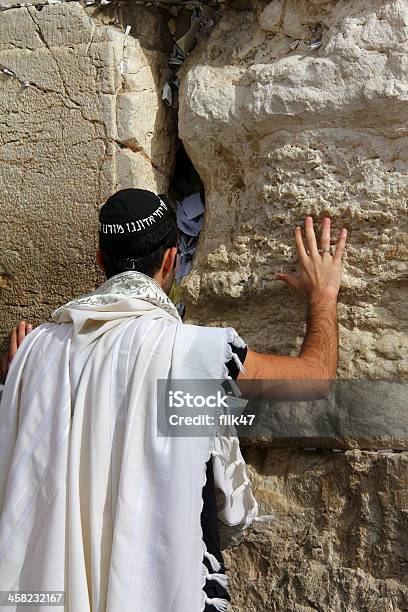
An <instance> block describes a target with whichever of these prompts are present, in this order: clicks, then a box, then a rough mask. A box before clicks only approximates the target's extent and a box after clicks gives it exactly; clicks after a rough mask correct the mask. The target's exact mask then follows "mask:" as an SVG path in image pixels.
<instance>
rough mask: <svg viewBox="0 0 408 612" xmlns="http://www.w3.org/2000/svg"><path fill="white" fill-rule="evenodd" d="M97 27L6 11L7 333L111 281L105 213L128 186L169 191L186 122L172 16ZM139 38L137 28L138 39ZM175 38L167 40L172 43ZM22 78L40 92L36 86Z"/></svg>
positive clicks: (65, 7) (2, 326) (64, 16)
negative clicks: (171, 83) (173, 96)
mask: <svg viewBox="0 0 408 612" xmlns="http://www.w3.org/2000/svg"><path fill="white" fill-rule="evenodd" d="M119 17H120V18H121V19H123V20H124V21H126V24H128V25H130V26H132V30H133V31H134V32H136V34H137V36H136V37H135V36H127V37H125V35H124V27H123V26H122V25H121V22H120V21H119V22H117V24H118V25H115V20H116V21H117V19H118V17H117V16H116V14H115V15H112V16H110V13H108V14H107V15H104V17H103V18H102V17H101V18H98V19H96V18H94V17H93V16H92V11H91V10H89V9H88V10H85V8H83V7H82V6H81V5H80V4H79V3H77V2H70V3H67V4H64V3H61V4H53V5H48V4H46V5H45V6H41V5H39V6H37V7H34V6H28V7H21V8H14V9H10V10H4V11H2V12H0V65H1V66H4V67H6V68H7V69H9V70H11V71H13V72H14V73H15V74H16V77H14V76H9V75H6V74H4V73H3V74H2V75H1V74H0V116H1V123H0V145H1V146H0V177H1V178H0V184H1V194H0V198H1V200H0V207H1V215H0V300H1V306H0V310H1V318H0V336H2V335H3V338H4V334H5V333H6V332H8V331H9V330H10V327H11V326H12V325H15V324H16V322H18V321H19V320H20V319H21V318H28V319H30V320H31V321H33V322H34V323H38V322H41V321H44V320H48V319H49V316H50V313H51V312H52V310H53V309H54V308H55V307H57V306H58V305H59V304H62V303H63V302H64V301H67V299H69V298H71V297H74V296H75V295H77V294H78V293H82V292H84V291H87V290H88V289H89V288H90V287H92V286H95V284H96V283H99V282H100V281H101V276H100V275H99V273H98V271H97V269H96V265H95V263H94V255H95V250H96V244H97V214H98V209H99V206H100V205H101V204H102V203H103V202H104V200H105V199H106V198H107V197H108V196H109V195H111V194H112V193H113V192H114V191H116V190H117V189H120V188H124V187H130V186H136V187H146V188H151V189H153V190H156V191H157V192H159V193H160V192H163V191H166V190H167V187H168V181H169V176H170V173H171V170H172V164H173V161H174V139H175V136H176V126H175V118H174V114H173V113H171V111H170V110H169V109H168V108H167V107H166V106H165V105H164V104H163V102H162V100H161V90H162V87H163V83H164V82H165V80H166V78H167V75H168V65H167V55H168V51H169V49H171V46H169V45H170V42H171V40H170V36H169V34H167V38H166V36H165V34H166V31H165V30H164V27H162V26H163V24H162V22H163V23H164V25H166V22H164V17H163V15H162V13H161V12H160V11H157V10H155V12H154V14H153V13H152V10H151V9H148V8H146V9H145V8H143V7H138V8H136V9H135V10H134V11H133V12H132V14H131V15H125V16H122V15H120V16H119ZM132 30H131V31H132ZM163 32H164V34H163ZM22 81H28V82H29V83H30V85H29V86H28V87H24V86H22V85H21V82H22Z"/></svg>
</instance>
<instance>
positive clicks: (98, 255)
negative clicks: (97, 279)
mask: <svg viewBox="0 0 408 612" xmlns="http://www.w3.org/2000/svg"><path fill="white" fill-rule="evenodd" d="M96 263H97V264H98V266H99V267H100V269H101V270H102V272H105V266H104V265H103V257H102V251H101V250H100V249H98V250H97V251H96Z"/></svg>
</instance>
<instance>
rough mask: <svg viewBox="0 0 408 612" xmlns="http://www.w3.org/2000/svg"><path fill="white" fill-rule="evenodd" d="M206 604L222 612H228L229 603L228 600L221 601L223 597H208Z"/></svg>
mask: <svg viewBox="0 0 408 612" xmlns="http://www.w3.org/2000/svg"><path fill="white" fill-rule="evenodd" d="M205 603H207V604H209V605H210V606H214V608H215V609H216V610H219V611H220V612H228V607H229V601H228V600H227V599H221V597H206V598H205Z"/></svg>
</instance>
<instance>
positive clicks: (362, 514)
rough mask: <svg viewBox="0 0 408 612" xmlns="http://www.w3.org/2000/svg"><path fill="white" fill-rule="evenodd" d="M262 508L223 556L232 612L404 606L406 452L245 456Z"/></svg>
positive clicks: (386, 610)
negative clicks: (265, 516)
mask: <svg viewBox="0 0 408 612" xmlns="http://www.w3.org/2000/svg"><path fill="white" fill-rule="evenodd" d="M245 457H246V460H247V462H248V463H249V464H250V466H251V472H250V474H251V479H252V482H253V484H254V490H255V494H256V496H257V499H258V500H259V501H260V503H261V507H262V511H263V512H266V513H270V512H275V514H276V521H275V522H274V523H269V524H261V523H259V524H256V525H255V526H254V527H253V528H251V530H250V533H248V534H247V535H246V536H245V538H244V540H242V539H241V541H239V539H238V540H237V541H236V542H235V544H236V546H235V547H233V548H230V549H228V550H226V551H225V552H224V556H225V560H226V565H227V566H228V568H229V569H228V570H227V571H228V574H229V576H230V577H231V582H232V596H233V606H232V610H233V612H255V611H256V612H257V611H258V610H265V611H268V612H269V611H271V612H272V611H273V612H287V611H289V610H290V611H296V612H312V610H313V611H314V610H319V612H332V611H336V612H337V611H339V612H340V611H347V612H380V611H381V612H397V611H398V612H400V611H402V610H406V609H408V579H407V571H406V567H407V563H408V542H407V539H406V538H405V537H404V536H403V535H402V534H405V533H406V530H407V528H408V522H407V521H408V496H407V473H408V455H407V454H406V453H401V454H389V455H383V454H380V453H369V452H361V451H347V452H346V453H344V454H340V453H338V454H333V453H330V452H327V451H322V452H321V453H307V452H301V451H286V452H285V451H284V450H273V449H264V450H260V449H251V451H248V449H247V451H246V453H245Z"/></svg>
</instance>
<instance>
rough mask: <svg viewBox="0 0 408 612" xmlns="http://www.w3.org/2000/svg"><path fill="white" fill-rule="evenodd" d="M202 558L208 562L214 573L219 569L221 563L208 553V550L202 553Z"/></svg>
mask: <svg viewBox="0 0 408 612" xmlns="http://www.w3.org/2000/svg"><path fill="white" fill-rule="evenodd" d="M204 557H206V558H207V559H208V560H209V562H210V565H211V569H213V570H214V572H218V571H219V570H220V569H221V563H220V562H219V561H218V559H217V557H215V556H214V555H213V554H211V553H209V552H208V550H206V551H205V552H204Z"/></svg>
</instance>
